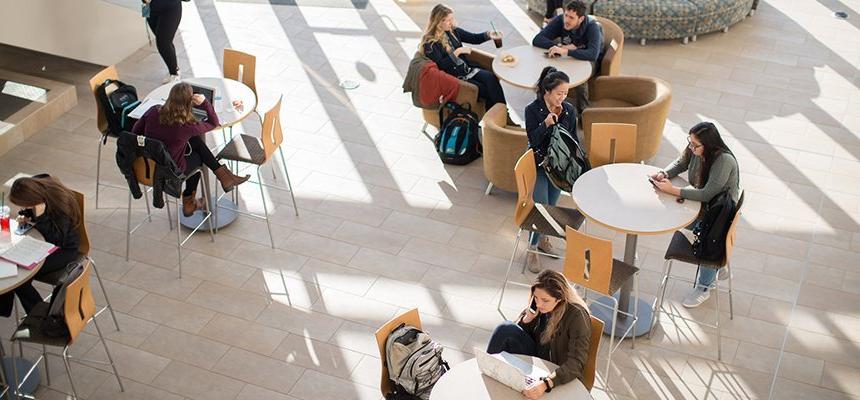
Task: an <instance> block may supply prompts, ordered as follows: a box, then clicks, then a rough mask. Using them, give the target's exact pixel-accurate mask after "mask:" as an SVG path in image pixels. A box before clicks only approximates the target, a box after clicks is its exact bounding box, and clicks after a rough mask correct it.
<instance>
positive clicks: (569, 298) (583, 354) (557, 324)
mask: <svg viewBox="0 0 860 400" xmlns="http://www.w3.org/2000/svg"><path fill="white" fill-rule="evenodd" d="M529 303H530V306H529V307H528V308H526V309H525V310H523V312H522V313H521V314H520V317H519V320H518V321H517V322H516V323H514V322H511V321H506V322H503V323H502V324H501V325H499V326H497V327H496V329H495V330H494V331H493V334H492V336H491V337H490V343H489V344H487V353H490V354H493V353H500V352H502V351H506V352H508V353H511V354H524V355H529V356H535V357H540V358H542V359H544V360H549V361H551V362H553V363H555V364H557V365H558V368H556V370H555V371H553V372H551V373H550V375H549V376H548V377H547V378H546V379H544V380H541V381H537V382H534V383H533V384H532V385H531V386H529V387H528V388H527V389H526V390H524V391H523V395H524V396H526V397H527V398H529V399H536V398H539V397H540V396H542V395H543V394H544V393H545V392H548V391H550V390H552V388H553V387H555V386H556V385H563V384H565V383H567V382H570V381H572V380H574V379H580V380H581V379H582V376H583V370H584V368H585V363H586V362H587V361H588V349H589V345H590V342H591V316H590V314H589V313H588V308H587V307H586V305H585V301H583V300H582V297H579V295H578V294H577V293H576V292H575V291H574V290H573V288H571V287H570V285H569V284H568V283H567V279H566V278H565V277H564V275H562V274H561V273H559V272H557V271H553V270H548V269H547V270H543V271H541V273H539V274H538V276H537V278H536V279H535V281H534V284H532V287H531V296H530V298H529Z"/></svg>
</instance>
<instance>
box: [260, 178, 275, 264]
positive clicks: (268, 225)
mask: <svg viewBox="0 0 860 400" xmlns="http://www.w3.org/2000/svg"><path fill="white" fill-rule="evenodd" d="M260 168H262V166H257V179H258V181H259V182H260V184H259V185H257V186H259V187H260V199H261V200H263V213H265V214H266V229H268V230H269V243H270V244H271V245H272V248H273V249H274V248H275V237H274V236H272V221H270V220H269V206H268V205H266V191H265V190H263V174H262V173H260Z"/></svg>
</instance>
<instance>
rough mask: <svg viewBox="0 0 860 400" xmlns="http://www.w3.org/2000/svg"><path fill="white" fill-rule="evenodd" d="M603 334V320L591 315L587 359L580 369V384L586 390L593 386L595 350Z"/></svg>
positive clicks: (595, 363)
mask: <svg viewBox="0 0 860 400" xmlns="http://www.w3.org/2000/svg"><path fill="white" fill-rule="evenodd" d="M602 336H603V321H601V320H600V318H597V317H595V316H593V315H592V316H591V341H590V342H589V344H588V361H586V362H585V370H584V371H582V384H583V385H585V388H586V389H588V391H589V392H590V391H591V388H593V387H594V378H595V375H596V374H597V372H596V370H597V351H598V350H599V349H600V338H601V337H602Z"/></svg>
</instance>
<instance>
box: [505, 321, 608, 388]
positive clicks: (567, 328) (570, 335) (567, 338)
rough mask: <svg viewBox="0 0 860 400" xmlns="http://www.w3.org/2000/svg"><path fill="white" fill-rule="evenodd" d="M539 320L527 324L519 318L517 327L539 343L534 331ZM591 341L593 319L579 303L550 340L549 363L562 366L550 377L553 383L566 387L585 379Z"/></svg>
mask: <svg viewBox="0 0 860 400" xmlns="http://www.w3.org/2000/svg"><path fill="white" fill-rule="evenodd" d="M537 320H538V319H537V318H535V319H533V320H532V321H531V322H529V323H528V324H526V323H523V322H522V319H520V321H519V322H518V323H517V324H518V325H519V326H520V327H521V328H523V330H524V331H526V332H527V333H528V334H529V335H531V336H532V337H533V338H535V339H536V340H540V337H539V335H537V334H536V332H535V328H536V327H537ZM590 342H591V316H590V315H589V314H588V311H587V310H586V309H585V308H583V307H582V306H581V305H579V304H573V305H568V307H567V310H565V313H564V316H563V317H562V319H561V323H560V326H559V329H558V331H557V332H556V334H555V336H554V337H553V338H552V339H550V341H549V361H552V362H553V363H555V364H557V365H558V366H559V367H558V368H556V370H555V372H553V373H552V374H551V375H550V378H551V379H552V381H553V383H554V384H556V385H563V384H565V383H568V382H570V381H572V380H574V379H579V380H580V381H581V380H582V375H583V371H584V370H585V363H586V362H587V361H588V349H589V345H590Z"/></svg>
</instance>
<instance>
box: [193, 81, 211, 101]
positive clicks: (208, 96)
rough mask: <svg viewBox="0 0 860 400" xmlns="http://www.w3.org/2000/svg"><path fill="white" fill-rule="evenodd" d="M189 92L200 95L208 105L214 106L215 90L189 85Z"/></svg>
mask: <svg viewBox="0 0 860 400" xmlns="http://www.w3.org/2000/svg"><path fill="white" fill-rule="evenodd" d="M191 91H192V92H194V94H202V95H203V97H205V98H206V100H209V103H210V104H215V88H211V87H207V86H200V85H195V84H191Z"/></svg>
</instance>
